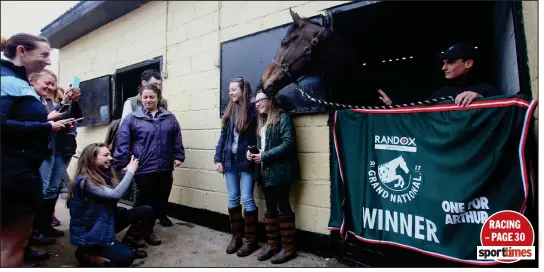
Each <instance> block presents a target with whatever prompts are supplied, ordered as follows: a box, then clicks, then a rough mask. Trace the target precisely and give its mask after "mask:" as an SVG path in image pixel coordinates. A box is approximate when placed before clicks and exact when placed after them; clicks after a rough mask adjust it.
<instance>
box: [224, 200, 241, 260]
mask: <svg viewBox="0 0 544 272" xmlns="http://www.w3.org/2000/svg"><path fill="white" fill-rule="evenodd" d="M229 218H230V230H231V233H232V239H231V240H230V244H229V246H228V247H227V254H233V253H235V252H236V251H237V250H238V249H240V247H242V244H243V241H242V237H243V236H244V224H243V222H244V218H243V217H242V206H237V207H234V208H229Z"/></svg>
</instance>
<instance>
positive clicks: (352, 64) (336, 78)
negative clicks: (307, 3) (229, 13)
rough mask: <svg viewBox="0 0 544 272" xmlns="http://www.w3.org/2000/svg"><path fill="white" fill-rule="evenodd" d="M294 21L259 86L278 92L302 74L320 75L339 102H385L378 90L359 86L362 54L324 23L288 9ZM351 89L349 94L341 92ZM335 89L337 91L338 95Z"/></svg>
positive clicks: (361, 71)
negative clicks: (363, 88)
mask: <svg viewBox="0 0 544 272" xmlns="http://www.w3.org/2000/svg"><path fill="white" fill-rule="evenodd" d="M289 12H290V13H291V17H292V19H293V24H292V25H291V26H290V27H289V28H288V30H287V33H286V35H285V36H284V38H283V39H282V40H281V43H280V48H279V49H278V52H277V53H276V55H275V57H274V58H273V60H272V63H271V64H270V65H269V66H268V67H267V69H266V70H265V71H264V73H263V75H262V76H261V80H260V84H259V86H258V88H257V90H259V91H262V92H263V93H265V94H266V95H267V96H269V97H270V96H275V95H277V93H278V92H279V91H280V90H281V89H282V88H284V87H285V86H287V85H289V84H291V83H296V82H297V80H298V79H300V78H301V77H302V76H308V75H310V76H320V77H322V78H323V79H324V80H323V82H324V84H325V88H326V89H328V90H332V92H330V99H331V100H333V101H335V102H337V103H346V102H349V101H351V102H353V98H354V97H356V98H358V99H356V100H363V101H365V104H366V105H374V106H382V105H383V103H382V102H381V101H380V100H379V99H378V97H379V95H378V93H377V92H374V93H369V92H364V91H356V90H357V89H358V90H360V87H356V86H361V84H360V82H361V81H362V80H364V74H365V73H364V71H363V70H362V67H361V65H360V64H361V61H360V56H358V54H357V53H356V51H355V50H353V49H352V48H351V47H349V46H348V45H347V44H346V43H344V42H343V41H342V40H341V39H340V37H339V36H337V35H336V34H335V33H333V32H331V31H329V30H327V29H326V28H325V27H323V26H320V25H318V24H315V23H313V22H311V21H310V20H308V19H306V18H301V17H300V16H299V15H298V14H297V13H295V12H293V11H292V10H291V9H289ZM344 90H349V91H350V97H346V96H345V95H344V96H341V95H338V94H339V92H341V91H344ZM335 93H336V95H335Z"/></svg>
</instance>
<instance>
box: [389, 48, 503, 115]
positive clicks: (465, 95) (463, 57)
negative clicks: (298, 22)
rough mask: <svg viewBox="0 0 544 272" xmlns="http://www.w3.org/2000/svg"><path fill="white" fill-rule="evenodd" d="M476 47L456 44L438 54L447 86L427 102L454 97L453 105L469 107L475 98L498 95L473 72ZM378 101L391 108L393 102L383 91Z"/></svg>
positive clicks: (432, 95)
mask: <svg viewBox="0 0 544 272" xmlns="http://www.w3.org/2000/svg"><path fill="white" fill-rule="evenodd" d="M476 56H477V54H476V47H475V46H474V45H472V44H470V43H464V42H461V43H456V44H454V45H452V46H451V47H450V48H448V50H446V51H444V52H441V53H440V59H442V61H443V62H444V65H443V66H442V71H443V72H444V77H445V78H446V79H447V84H446V85H444V86H442V88H440V89H439V90H437V91H436V92H434V93H432V94H431V95H430V96H429V97H428V98H427V100H430V99H437V98H440V97H447V96H451V97H455V104H456V105H458V106H460V107H466V106H468V105H470V104H471V103H472V102H473V101H474V100H475V99H476V98H483V97H491V96H496V95H499V94H500V93H499V92H498V91H497V89H495V88H494V87H493V86H491V85H489V84H487V83H484V82H482V81H481V80H480V79H478V78H477V77H476V75H475V74H474V72H473V70H474V69H473V68H474V64H475V59H476ZM378 93H380V97H379V98H380V100H381V101H382V102H383V103H384V104H386V105H388V106H391V105H392V104H393V101H392V100H391V98H389V96H388V95H387V94H385V92H384V91H383V90H381V89H380V90H378Z"/></svg>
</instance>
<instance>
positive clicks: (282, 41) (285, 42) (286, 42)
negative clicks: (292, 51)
mask: <svg viewBox="0 0 544 272" xmlns="http://www.w3.org/2000/svg"><path fill="white" fill-rule="evenodd" d="M288 43H289V40H287V39H283V40H281V47H286V46H287V44H288Z"/></svg>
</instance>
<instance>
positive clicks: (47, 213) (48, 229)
mask: <svg viewBox="0 0 544 272" xmlns="http://www.w3.org/2000/svg"><path fill="white" fill-rule="evenodd" d="M55 203H56V200H55V199H44V200H43V218H42V220H43V222H42V225H41V229H40V231H41V232H42V234H43V235H44V236H47V237H62V236H64V231H62V230H58V229H55V228H53V227H52V226H51V223H52V221H53V213H54V212H55Z"/></svg>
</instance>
